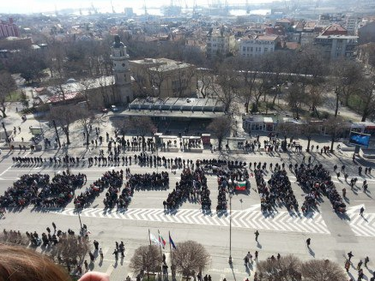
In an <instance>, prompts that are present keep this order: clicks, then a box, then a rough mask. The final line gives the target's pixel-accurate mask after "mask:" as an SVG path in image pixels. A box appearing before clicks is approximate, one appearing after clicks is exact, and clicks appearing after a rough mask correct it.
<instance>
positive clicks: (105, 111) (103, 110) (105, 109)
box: [99, 107, 108, 113]
mask: <svg viewBox="0 0 375 281" xmlns="http://www.w3.org/2000/svg"><path fill="white" fill-rule="evenodd" d="M99 110H100V111H101V112H103V113H108V108H105V107H101V108H99Z"/></svg>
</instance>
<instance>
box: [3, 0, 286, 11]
mask: <svg viewBox="0 0 375 281" xmlns="http://www.w3.org/2000/svg"><path fill="white" fill-rule="evenodd" d="M171 1H173V3H175V4H176V5H179V6H185V5H187V6H188V7H192V6H193V4H194V3H197V4H198V5H204V6H207V5H208V4H212V3H218V2H219V1H221V3H225V0H138V1H134V0H112V1H111V0H0V2H1V3H0V13H40V12H48V11H55V9H57V10H60V9H66V8H75V9H80V8H85V7H90V6H91V4H93V5H94V6H95V7H96V8H97V9H98V10H100V11H103V12H104V11H108V12H109V11H111V3H112V5H113V7H114V9H115V11H116V12H123V11H124V8H125V7H133V8H140V7H142V6H143V5H144V2H146V6H147V7H157V6H162V5H169V4H170V3H171ZM272 1H273V0H248V3H249V4H251V3H268V2H272ZM274 1H288V0H274ZM227 2H228V3H246V0H227Z"/></svg>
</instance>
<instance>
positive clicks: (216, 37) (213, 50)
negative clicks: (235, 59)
mask: <svg viewBox="0 0 375 281" xmlns="http://www.w3.org/2000/svg"><path fill="white" fill-rule="evenodd" d="M235 44H236V41H235V38H234V35H231V34H229V33H228V32H223V31H222V30H220V29H217V30H214V31H212V32H209V33H208V34H207V38H206V54H207V56H208V57H213V56H217V55H224V56H225V55H227V54H228V53H230V52H232V51H233V50H234V46H235Z"/></svg>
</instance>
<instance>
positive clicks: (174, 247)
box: [169, 233, 177, 249]
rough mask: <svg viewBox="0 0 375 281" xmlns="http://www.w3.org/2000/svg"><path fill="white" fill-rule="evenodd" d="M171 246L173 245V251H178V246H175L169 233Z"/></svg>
mask: <svg viewBox="0 0 375 281" xmlns="http://www.w3.org/2000/svg"><path fill="white" fill-rule="evenodd" d="M169 244H171V245H172V247H173V249H177V247H176V245H175V244H174V242H173V240H172V237H171V234H170V233H169Z"/></svg>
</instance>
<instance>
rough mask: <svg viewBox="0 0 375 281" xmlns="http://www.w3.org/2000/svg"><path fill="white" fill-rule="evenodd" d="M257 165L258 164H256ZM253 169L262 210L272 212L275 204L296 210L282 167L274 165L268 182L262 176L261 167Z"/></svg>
mask: <svg viewBox="0 0 375 281" xmlns="http://www.w3.org/2000/svg"><path fill="white" fill-rule="evenodd" d="M258 167H259V166H258ZM258 167H257V168H256V169H255V170H254V173H255V180H256V183H257V188H258V193H259V195H260V199H261V209H262V211H268V212H272V211H273V209H275V208H276V207H277V206H279V205H280V204H281V205H284V206H285V207H286V208H287V209H288V211H294V210H297V211H298V202H297V200H296V197H295V196H294V193H293V189H292V187H291V184H290V181H289V178H288V176H287V174H286V171H285V170H284V169H280V166H278V165H277V166H276V167H275V169H274V171H273V173H272V175H271V179H269V180H268V182H266V181H265V179H264V177H263V173H264V172H263V169H258Z"/></svg>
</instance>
